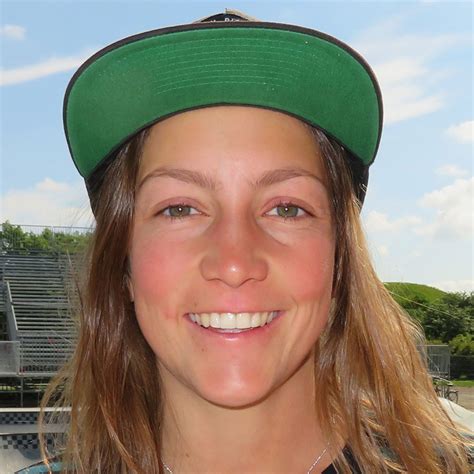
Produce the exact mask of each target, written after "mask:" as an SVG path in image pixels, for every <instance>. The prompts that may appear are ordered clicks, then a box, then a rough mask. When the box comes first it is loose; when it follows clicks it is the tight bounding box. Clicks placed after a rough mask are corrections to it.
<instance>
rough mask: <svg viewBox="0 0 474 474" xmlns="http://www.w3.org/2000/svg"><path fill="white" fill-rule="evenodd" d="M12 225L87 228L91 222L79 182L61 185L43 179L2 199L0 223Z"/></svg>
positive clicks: (82, 186)
mask: <svg viewBox="0 0 474 474" xmlns="http://www.w3.org/2000/svg"><path fill="white" fill-rule="evenodd" d="M5 220H8V221H10V222H11V223H12V224H24V225H26V224H31V225H54V226H73V227H90V225H91V224H92V223H93V222H94V220H93V216H92V212H91V210H90V207H89V200H88V197H87V193H86V190H85V187H84V182H83V181H77V182H74V183H63V182H58V181H54V180H53V179H51V178H45V179H44V180H43V181H41V182H38V183H36V184H35V185H34V186H33V187H32V188H27V189H15V190H11V191H8V192H6V193H5V194H4V195H3V196H2V207H1V212H0V221H1V222H4V221H5Z"/></svg>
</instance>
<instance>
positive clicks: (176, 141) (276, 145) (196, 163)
mask: <svg viewBox="0 0 474 474" xmlns="http://www.w3.org/2000/svg"><path fill="white" fill-rule="evenodd" d="M159 166H163V167H186V168H189V169H199V170H201V171H203V170H207V171H211V172H215V173H220V172H224V171H225V172H226V173H228V172H230V173H232V172H235V173H241V172H244V173H245V174H247V175H248V176H252V175H254V174H258V173H259V172H261V171H266V170H268V169H271V168H282V167H297V168H304V169H307V170H308V171H311V172H315V173H317V174H319V175H320V176H323V172H322V164H321V159H320V154H319V148H318V145H317V143H316V140H315V138H314V137H313V135H312V133H311V131H310V130H309V128H308V127H307V126H306V125H305V124H304V123H303V122H302V121H300V120H298V119H296V118H294V117H291V116H289V115H287V114H284V113H282V112H277V111H273V110H269V109H263V108H257V107H246V106H215V107H206V108H202V109H196V110H192V111H187V112H183V113H180V114H177V115H175V116H173V117H170V118H168V119H166V120H163V121H161V122H159V123H157V124H155V125H154V126H153V127H152V128H151V129H150V132H149V135H148V138H147V140H146V142H145V145H144V148H143V156H142V160H141V165H140V171H139V177H138V178H139V180H140V179H141V178H142V177H143V176H145V175H146V174H148V173H150V172H151V171H153V170H154V169H155V168H156V167H159Z"/></svg>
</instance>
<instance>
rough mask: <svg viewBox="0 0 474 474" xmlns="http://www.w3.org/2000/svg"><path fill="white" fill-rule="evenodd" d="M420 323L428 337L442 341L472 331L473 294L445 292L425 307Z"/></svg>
mask: <svg viewBox="0 0 474 474" xmlns="http://www.w3.org/2000/svg"><path fill="white" fill-rule="evenodd" d="M422 324H423V327H424V329H425V333H426V337H427V338H428V339H441V340H442V341H443V342H444V343H447V342H449V341H450V340H451V339H454V338H455V337H456V336H458V335H460V334H470V333H472V331H473V329H474V318H473V294H472V293H446V294H445V295H443V297H442V298H441V299H440V300H438V301H436V302H434V303H431V304H430V305H429V306H428V307H427V308H426V311H425V314H424V317H423V322H422Z"/></svg>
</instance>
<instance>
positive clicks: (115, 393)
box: [43, 12, 469, 474]
mask: <svg viewBox="0 0 474 474" xmlns="http://www.w3.org/2000/svg"><path fill="white" fill-rule="evenodd" d="M132 84H133V87H132V88H131V85H132ZM300 91H304V93H300ZM348 97H349V99H348ZM381 123H382V105H381V97H380V91H379V89H378V85H377V81H376V79H375V77H374V76H373V73H372V71H371V70H370V68H369V67H368V65H367V64H366V63H365V61H364V60H363V59H362V58H361V57H360V56H359V55H358V54H357V53H355V52H354V51H353V50H352V49H350V48H349V47H348V46H347V45H344V44H342V43H341V42H339V41H338V40H336V39H334V38H332V37H329V36H327V35H324V34H322V33H320V32H316V31H313V30H308V29H305V28H301V27H296V26H292V25H282V24H276V23H264V22H258V21H253V20H251V21H250V20H249V19H248V18H246V17H245V16H242V15H241V14H237V13H235V12H226V13H224V14H219V15H215V16H213V17H210V18H207V19H205V20H203V21H201V22H197V23H193V24H191V25H180V26H177V27H172V28H165V29H162V30H155V31H152V32H147V33H144V34H142V35H137V36H134V37H130V38H126V39H124V40H122V41H120V42H118V43H116V44H114V45H111V46H109V47H107V48H105V49H104V50H103V51H101V52H99V53H97V54H96V55H95V56H93V57H92V58H91V59H89V60H88V61H87V62H86V64H85V65H83V66H82V67H81V68H80V69H79V71H78V72H77V73H76V75H75V76H74V78H73V79H72V81H71V83H70V85H69V87H68V91H67V94H66V100H65V128H66V135H67V138H68V143H69V146H70V149H71V153H72V156H73V159H74V161H75V163H76V166H77V167H78V170H79V171H80V173H81V174H82V176H84V178H85V180H86V184H87V188H88V191H89V196H90V200H91V205H92V209H93V212H94V214H95V217H96V223H97V225H96V230H95V234H94V239H93V242H92V244H91V248H90V253H89V257H88V273H87V277H86V284H85V286H84V288H83V289H82V292H81V295H82V307H81V311H80V315H81V321H80V330H79V341H78V345H77V349H76V352H75V354H74V357H73V360H72V361H71V363H70V364H69V366H68V367H67V368H66V369H65V370H64V371H63V372H62V373H61V374H60V375H59V376H58V378H57V379H56V381H55V382H54V383H53V384H52V386H51V389H50V396H52V394H53V393H54V391H55V390H56V389H57V388H58V387H63V391H62V396H61V398H60V401H59V404H62V405H66V406H70V407H71V412H70V413H71V415H70V416H71V418H70V420H69V421H68V423H69V430H68V432H67V439H66V443H65V445H64V447H63V448H64V449H63V451H60V452H61V460H62V462H63V470H64V471H67V472H80V473H89V472H104V473H117V472H134V473H146V474H148V473H164V472H168V473H171V474H180V473H210V472H215V473H229V474H231V473H239V474H240V473H263V472H265V473H290V472H291V473H302V474H303V473H310V472H311V473H318V472H319V473H325V474H330V473H335V472H348V473H349V472H370V473H373V472H410V473H426V472H430V473H445V472H451V473H465V472H467V470H468V459H467V455H466V449H467V447H468V444H469V443H468V442H467V441H466V439H465V437H463V436H462V435H461V434H460V433H459V431H458V428H457V427H456V426H455V425H454V424H453V423H452V422H451V421H450V419H449V418H448V416H447V415H446V414H445V412H444V410H443V408H442V406H441V405H440V403H439V402H438V400H437V398H436V395H435V392H434V390H433V388H432V385H431V382H430V379H429V377H428V374H427V371H426V367H425V364H424V361H423V360H422V358H421V357H420V355H419V354H418V351H417V348H416V345H417V344H420V343H422V341H423V339H422V335H421V333H420V331H419V329H418V327H417V326H416V325H415V324H414V323H413V322H411V321H410V320H409V319H408V317H407V316H406V315H405V313H404V312H403V310H402V309H401V308H400V307H399V306H398V305H397V304H396V303H395V302H394V300H393V299H392V298H391V296H390V295H389V293H388V292H387V290H386V289H385V288H384V286H383V284H382V283H381V282H380V280H379V279H378V278H377V276H376V274H375V272H374V270H373V267H372V265H371V263H370V258H369V255H368V252H367V248H366V243H365V239H364V235H363V232H362V229H361V224H360V217H359V213H360V209H361V206H362V203H363V199H364V195H365V191H366V184H367V179H368V167H369V165H370V164H371V163H372V161H373V160H374V158H375V154H376V151H377V147H378V143H379V140H380V135H381ZM407 388H409V390H407ZM408 392H409V396H407V393H408ZM43 403H44V405H46V404H47V403H48V397H46V399H45V400H44V402H43ZM44 455H45V462H47V457H48V453H46V452H45V453H44Z"/></svg>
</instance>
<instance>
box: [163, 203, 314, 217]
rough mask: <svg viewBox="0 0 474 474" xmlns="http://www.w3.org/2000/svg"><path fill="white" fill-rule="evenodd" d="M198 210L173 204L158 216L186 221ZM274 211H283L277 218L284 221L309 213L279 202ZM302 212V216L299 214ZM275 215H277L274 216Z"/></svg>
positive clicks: (300, 208)
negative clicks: (191, 211) (192, 210)
mask: <svg viewBox="0 0 474 474" xmlns="http://www.w3.org/2000/svg"><path fill="white" fill-rule="evenodd" d="M191 209H194V210H196V208H194V207H192V206H189V205H187V204H184V203H179V204H173V205H170V206H168V207H165V208H164V209H162V210H161V211H159V212H158V213H157V214H156V215H157V216H161V215H162V216H163V217H165V218H166V219H169V220H170V221H176V220H178V219H185V218H186V217H192V216H193V215H196V214H199V212H196V213H194V214H190V212H189V211H190V210H191ZM273 209H277V210H278V209H282V212H278V211H277V217H282V218H283V219H284V220H287V219H303V218H304V217H306V216H308V215H309V213H308V212H307V211H306V210H304V209H303V208H302V207H300V206H297V205H296V204H293V203H292V202H279V203H278V204H276V205H275V206H274V207H273V208H272V210H273ZM300 211H302V214H301V213H300V214H298V213H299V212H300ZM270 215H271V214H270ZM273 215H275V214H273Z"/></svg>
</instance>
